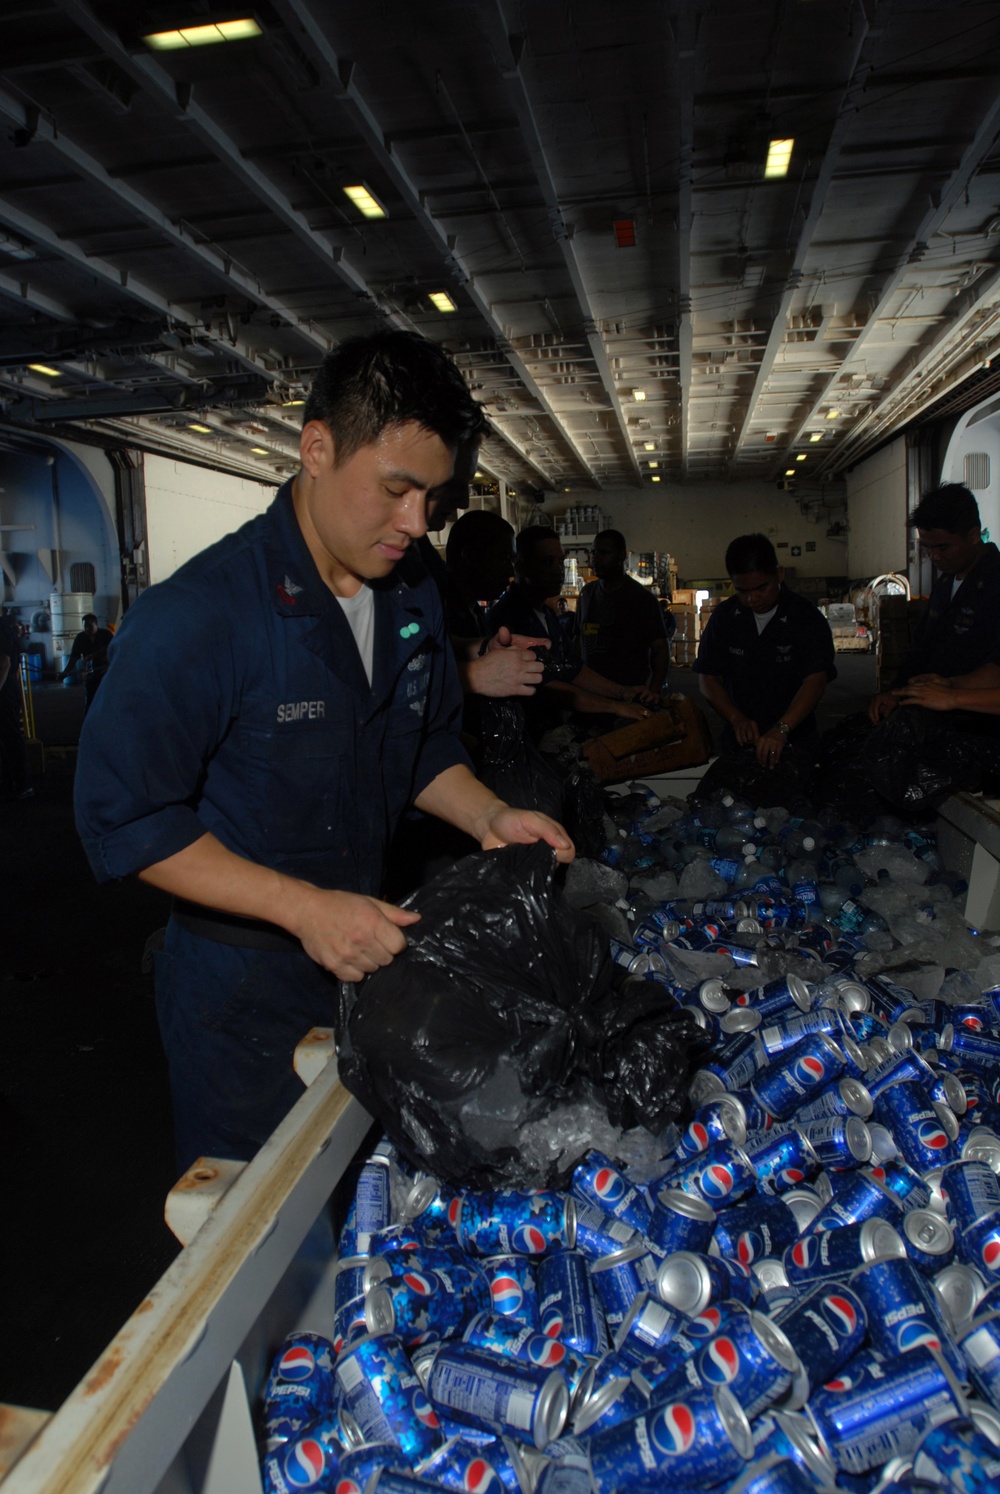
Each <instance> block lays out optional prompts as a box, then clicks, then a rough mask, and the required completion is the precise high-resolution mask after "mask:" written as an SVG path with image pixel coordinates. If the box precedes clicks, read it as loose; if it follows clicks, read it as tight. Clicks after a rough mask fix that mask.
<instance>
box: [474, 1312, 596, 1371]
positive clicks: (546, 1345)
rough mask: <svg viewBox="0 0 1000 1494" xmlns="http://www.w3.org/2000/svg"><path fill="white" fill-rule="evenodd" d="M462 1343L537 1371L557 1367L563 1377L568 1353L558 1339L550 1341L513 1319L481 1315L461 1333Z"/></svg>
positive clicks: (490, 1314) (486, 1313) (492, 1314)
mask: <svg viewBox="0 0 1000 1494" xmlns="http://www.w3.org/2000/svg"><path fill="white" fill-rule="evenodd" d="M462 1342H463V1343H466V1344H469V1345H470V1346H471V1347H472V1348H473V1349H482V1350H483V1352H484V1353H486V1354H500V1355H502V1356H504V1357H506V1358H508V1359H523V1360H524V1362H525V1363H526V1364H533V1365H535V1366H536V1367H537V1368H539V1369H555V1368H556V1367H557V1366H558V1367H560V1368H561V1369H562V1371H563V1373H564V1374H565V1373H566V1372H567V1368H568V1364H567V1361H568V1360H569V1359H570V1351H569V1349H567V1347H566V1345H565V1344H563V1343H560V1342H559V1340H558V1339H557V1338H549V1337H548V1336H547V1335H546V1334H544V1333H539V1332H538V1331H537V1329H534V1328H526V1327H525V1326H524V1324H523V1323H518V1322H517V1321H516V1320H515V1319H514V1318H505V1317H501V1316H500V1315H499V1314H498V1313H492V1312H480V1313H477V1314H476V1316H475V1317H474V1318H471V1319H470V1320H469V1321H468V1322H467V1323H466V1325H465V1327H464V1328H463V1329H462Z"/></svg>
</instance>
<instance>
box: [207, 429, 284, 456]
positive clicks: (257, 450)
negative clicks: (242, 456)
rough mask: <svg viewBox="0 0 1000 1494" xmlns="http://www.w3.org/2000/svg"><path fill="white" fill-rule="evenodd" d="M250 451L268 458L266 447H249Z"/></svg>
mask: <svg viewBox="0 0 1000 1494" xmlns="http://www.w3.org/2000/svg"><path fill="white" fill-rule="evenodd" d="M193 428H194V427H192V429H193ZM250 450H251V451H252V452H254V454H255V455H256V456H269V455H270V453H269V451H268V449H267V447H266V446H251V448H250Z"/></svg>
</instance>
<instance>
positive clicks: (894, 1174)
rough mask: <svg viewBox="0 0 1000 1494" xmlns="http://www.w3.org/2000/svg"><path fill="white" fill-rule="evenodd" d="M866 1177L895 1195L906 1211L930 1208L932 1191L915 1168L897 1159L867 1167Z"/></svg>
mask: <svg viewBox="0 0 1000 1494" xmlns="http://www.w3.org/2000/svg"><path fill="white" fill-rule="evenodd" d="M864 1171H865V1176H866V1177H869V1178H871V1179H872V1180H873V1182H876V1183H879V1184H881V1186H882V1187H883V1188H887V1189H888V1190H889V1192H890V1193H894V1194H895V1195H896V1197H897V1198H898V1199H899V1201H900V1203H901V1204H902V1205H903V1208H904V1209H907V1210H909V1209H927V1208H929V1207H930V1202H931V1190H930V1189H929V1188H928V1186H927V1184H926V1183H925V1182H924V1180H923V1178H922V1177H921V1176H920V1174H919V1172H914V1170H913V1168H912V1167H910V1166H908V1165H907V1163H905V1162H900V1161H899V1159H898V1158H897V1157H894V1158H892V1159H891V1160H890V1161H888V1162H880V1163H878V1164H877V1166H873V1167H866V1168H865V1170H864Z"/></svg>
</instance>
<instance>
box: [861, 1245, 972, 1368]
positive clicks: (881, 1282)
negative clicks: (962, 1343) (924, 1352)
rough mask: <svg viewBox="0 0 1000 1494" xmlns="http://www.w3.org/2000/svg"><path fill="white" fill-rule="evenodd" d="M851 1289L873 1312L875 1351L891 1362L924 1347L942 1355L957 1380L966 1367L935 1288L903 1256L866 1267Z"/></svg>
mask: <svg viewBox="0 0 1000 1494" xmlns="http://www.w3.org/2000/svg"><path fill="white" fill-rule="evenodd" d="M851 1285H852V1286H853V1288H854V1290H855V1291H856V1292H857V1294H858V1296H859V1297H860V1298H861V1300H862V1302H863V1303H864V1304H865V1307H866V1308H867V1310H868V1332H869V1335H870V1338H871V1343H872V1347H873V1348H875V1349H878V1350H879V1352H880V1353H882V1354H884V1355H886V1357H887V1358H889V1359H894V1358H895V1357H896V1356H897V1355H900V1354H906V1353H908V1352H909V1351H910V1350H912V1349H915V1348H920V1347H925V1348H931V1349H934V1350H935V1351H936V1352H937V1353H939V1354H943V1356H944V1358H945V1359H946V1361H947V1363H948V1366H949V1368H950V1369H951V1371H952V1373H953V1374H957V1375H962V1374H963V1373H964V1370H965V1362H964V1360H963V1359H962V1356H961V1354H960V1353H959V1351H958V1347H957V1345H956V1344H955V1342H954V1340H953V1338H952V1336H951V1330H950V1328H949V1327H948V1325H947V1324H946V1322H945V1317H944V1309H943V1307H942V1304H941V1299H940V1298H939V1297H938V1296H937V1294H936V1292H935V1290H934V1287H933V1286H932V1284H931V1283H930V1282H929V1281H928V1280H927V1278H926V1277H925V1276H922V1275H921V1274H920V1272H919V1271H918V1270H917V1268H916V1266H915V1265H914V1264H913V1262H912V1261H910V1260H908V1259H907V1258H906V1256H905V1255H904V1256H903V1257H902V1258H894V1259H892V1260H885V1259H883V1260H876V1261H872V1262H871V1263H870V1264H868V1265H865V1266H861V1267H859V1269H858V1270H857V1271H855V1273H854V1274H853V1276H852V1277H851Z"/></svg>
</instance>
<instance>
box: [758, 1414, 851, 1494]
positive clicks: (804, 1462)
mask: <svg viewBox="0 0 1000 1494" xmlns="http://www.w3.org/2000/svg"><path fill="white" fill-rule="evenodd" d="M753 1444H754V1453H755V1454H756V1456H757V1457H758V1458H768V1457H775V1456H776V1457H780V1458H782V1459H783V1460H784V1461H785V1462H786V1463H792V1464H794V1466H795V1467H796V1468H798V1469H799V1471H800V1472H801V1473H803V1474H804V1475H805V1476H806V1477H807V1478H809V1479H811V1481H812V1483H813V1485H814V1486H815V1485H819V1487H820V1488H821V1489H832V1488H833V1486H834V1482H835V1479H836V1469H835V1468H834V1466H833V1463H832V1461H831V1459H830V1458H829V1456H828V1455H827V1454H826V1453H825V1452H824V1451H823V1449H822V1447H821V1446H820V1440H819V1437H818V1436H817V1434H816V1428H815V1427H814V1426H813V1424H812V1422H811V1421H809V1420H808V1418H807V1417H806V1416H804V1415H803V1414H801V1413H800V1412H794V1411H768V1412H766V1414H765V1415H763V1416H759V1417H758V1418H757V1420H756V1422H755V1423H754V1426H753Z"/></svg>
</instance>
